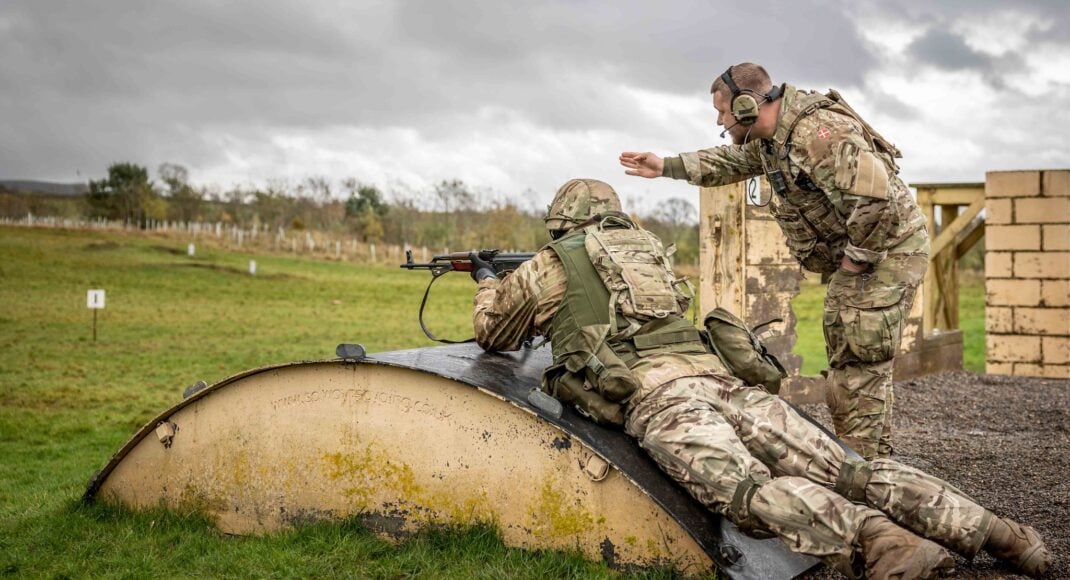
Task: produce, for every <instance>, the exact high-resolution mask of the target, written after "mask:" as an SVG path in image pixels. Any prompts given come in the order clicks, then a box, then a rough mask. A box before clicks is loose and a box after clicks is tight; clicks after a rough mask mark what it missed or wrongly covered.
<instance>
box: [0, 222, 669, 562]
mask: <svg viewBox="0 0 1070 580" xmlns="http://www.w3.org/2000/svg"><path fill="white" fill-rule="evenodd" d="M184 248H185V241H181V242H180V241H176V240H166V239H163V238H151V237H142V236H134V235H122V234H116V233H100V232H75V231H57V230H32V229H18V228H2V229H0V304H2V305H3V311H0V461H2V466H3V469H2V470H0V574H12V573H14V574H19V575H26V576H32V577H41V576H45V577H84V576H98V575H99V576H121V577H163V576H173V575H177V576H184V577H188V576H357V577H392V578H393V577H406V576H421V577H432V578H434V577H469V576H474V577H512V576H518V577H528V578H544V577H593V578H600V577H609V576H612V575H613V573H612V572H611V571H610V570H608V569H607V568H606V567H605V566H604V565H603V564H599V563H591V562H587V561H585V560H583V558H581V557H580V556H579V555H577V554H567V553H555V552H526V551H522V550H514V549H508V548H506V547H505V546H503V544H502V542H501V540H500V538H499V536H498V534H497V533H496V532H495V531H494V530H489V529H484V528H472V529H459V530H445V529H443V530H431V531H428V532H427V533H424V534H420V535H418V536H417V537H415V538H413V539H412V540H409V541H406V542H404V543H402V544H401V545H400V546H397V547H395V546H393V545H391V544H389V543H386V542H384V541H383V540H380V539H378V538H377V537H375V536H374V535H372V534H370V533H368V532H367V531H365V530H364V529H362V528H361V527H360V526H359V525H358V524H355V523H352V522H348V523H341V524H333V525H329V524H320V525H314V526H309V527H305V528H300V529H297V530H295V531H291V532H288V533H283V534H276V535H272V536H270V537H264V538H244V537H230V536H224V535H222V534H219V533H218V532H216V531H214V529H213V528H212V527H211V526H210V525H209V524H208V523H207V522H205V521H204V520H203V519H200V518H198V517H196V516H195V515H190V514H185V515H183V514H169V513H163V512H148V513H131V512H128V511H125V510H121V509H116V508H111V507H107V506H101V505H93V506H83V505H81V504H80V503H79V501H78V498H79V497H80V496H81V494H82V493H83V492H84V490H85V485H86V482H87V481H88V479H89V477H90V476H91V475H92V473H93V472H94V471H95V470H96V469H99V468H100V467H101V466H102V465H103V464H104V462H105V461H106V460H107V459H108V457H110V456H111V454H112V453H114V452H115V451H116V450H117V449H118V448H119V446H120V445H121V444H122V443H123V442H124V441H126V440H127V439H128V438H129V437H130V436H131V435H132V434H133V433H134V431H135V430H136V429H138V428H139V427H140V426H141V425H142V424H143V423H144V422H146V421H148V420H149V419H151V418H152V417H153V416H155V415H156V414H157V413H158V412H160V411H161V410H163V409H165V408H167V407H169V406H171V405H172V404H174V403H176V402H177V401H179V400H180V399H181V393H182V390H183V389H184V387H186V386H187V385H189V384H191V383H193V382H195V381H197V380H198V379H203V380H206V381H207V382H209V383H212V382H215V381H217V380H220V379H222V378H225V377H226V376H229V375H231V374H234V373H237V372H239V371H241V370H244V369H248V368H251V367H256V366H261V365H267V364H271V363H278V362H284V361H290V360H301V359H322V358H333V356H334V354H333V353H334V347H335V345H336V344H337V343H339V342H343V341H347V342H361V343H363V344H364V345H365V346H366V347H367V348H368V349H369V351H371V352H376V351H382V350H391V349H399V348H409V347H419V346H428V345H431V344H432V343H431V342H430V341H429V340H427V339H426V338H425V337H424V336H423V334H422V333H421V332H420V329H419V326H418V324H417V321H416V309H417V306H418V305H419V299H420V296H421V293H422V292H423V289H424V286H425V285H426V284H427V281H428V278H429V276H428V275H427V274H426V273H418V272H407V271H404V270H401V269H399V268H397V267H389V266H367V265H354V264H348V263H339V262H326V261H311V260H304V259H296V258H289V257H281V256H265V255H259V256H255V259H256V260H257V264H258V275H257V276H256V277H253V276H250V275H248V274H247V273H246V271H247V267H248V260H249V259H250V258H251V257H252V256H249V255H245V254H241V253H235V252H223V251H211V250H208V249H205V248H198V252H199V253H198V255H197V257H196V259H191V258H188V257H186V256H185V255H184ZM90 288H103V289H105V290H106V292H107V302H106V305H107V307H106V308H105V309H104V310H103V311H102V315H101V316H100V319H99V321H98V340H97V341H96V342H93V341H92V338H91V330H92V326H91V323H92V315H91V313H90V311H89V310H87V309H86V305H85V293H86V290H88V289H90ZM434 290H435V294H434V295H433V296H432V302H431V304H430V305H429V309H428V312H427V321H428V324H429V325H430V326H431V327H432V329H433V330H434V331H435V332H436V333H439V335H440V336H446V337H450V338H455V339H459V338H467V337H468V336H471V333H472V329H471V301H472V295H473V293H474V285H473V284H472V281H471V280H469V279H468V278H467V277H466V276H463V275H453V276H447V277H446V278H444V279H442V280H440V281H439V282H437V283H436V284H435V288H434ZM644 575H645V576H647V577H658V576H659V575H660V576H665V575H667V573H666V571H664V570H653V571H648V572H645V573H644Z"/></svg>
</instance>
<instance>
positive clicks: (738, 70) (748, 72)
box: [710, 62, 773, 98]
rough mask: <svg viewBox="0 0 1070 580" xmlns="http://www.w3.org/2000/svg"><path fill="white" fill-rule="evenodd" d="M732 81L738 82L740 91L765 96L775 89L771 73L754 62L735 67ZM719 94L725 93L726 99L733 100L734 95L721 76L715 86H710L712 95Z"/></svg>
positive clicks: (715, 81) (714, 83) (718, 76)
mask: <svg viewBox="0 0 1070 580" xmlns="http://www.w3.org/2000/svg"><path fill="white" fill-rule="evenodd" d="M732 80H733V81H735V82H736V86H738V87H739V88H740V90H748V89H749V90H751V91H754V92H755V93H757V94H759V95H764V94H766V93H768V92H769V89H771V88H773V80H772V79H771V78H770V77H769V73H768V72H766V71H765V68H763V67H762V65H760V64H754V63H753V62H743V63H740V64H737V65H735V66H733V67H732ZM718 92H724V94H725V96H726V97H728V98H732V93H731V91H730V90H729V89H728V85H726V84H725V82H724V79H722V78H721V75H717V78H716V79H714V81H713V84H712V85H710V94H711V95H712V94H716V93H718Z"/></svg>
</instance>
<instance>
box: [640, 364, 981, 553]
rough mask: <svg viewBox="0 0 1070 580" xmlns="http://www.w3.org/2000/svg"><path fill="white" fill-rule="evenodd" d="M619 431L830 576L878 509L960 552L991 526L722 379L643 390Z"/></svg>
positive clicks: (753, 528)
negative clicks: (858, 459) (854, 458)
mask: <svg viewBox="0 0 1070 580" xmlns="http://www.w3.org/2000/svg"><path fill="white" fill-rule="evenodd" d="M625 430H626V431H627V432H628V434H629V435H631V436H632V437H635V438H636V439H638V441H639V443H640V445H641V446H642V447H643V449H645V450H646V451H647V453H649V454H650V456H651V457H653V458H654V460H655V461H656V462H657V463H658V465H659V466H660V467H661V468H662V469H663V470H665V472H666V473H668V474H669V475H670V476H671V477H672V478H673V479H675V480H676V481H678V482H680V483H681V484H682V485H683V486H684V487H685V488H686V489H687V490H688V492H689V493H691V495H692V496H694V497H695V499H697V500H699V501H700V502H702V504H703V505H705V506H706V507H708V508H709V509H710V510H712V511H714V512H716V513H719V514H722V515H724V516H726V517H728V518H729V519H730V520H731V521H732V522H733V523H735V524H736V525H738V526H739V527H740V529H742V530H744V531H749V532H750V533H763V532H764V533H766V534H769V533H771V534H773V535H775V536H777V537H779V538H780V539H781V540H783V541H784V542H785V543H787V545H788V547H789V548H790V549H792V550H794V551H796V552H800V553H804V554H809V555H812V556H816V557H818V558H821V559H822V560H824V561H825V562H826V563H828V564H830V565H832V566H834V567H837V568H838V569H840V570H845V569H847V568H846V564H847V563H848V562H849V561H850V560H851V558H852V556H853V554H854V553H855V551H856V550H857V549H858V545H857V535H858V531H859V530H860V528H861V526H862V524H863V523H864V522H865V521H866V519H868V518H870V517H874V516H876V517H881V516H882V513H883V515H885V516H887V517H889V518H891V519H892V520H893V521H895V522H896V523H898V524H899V525H901V526H903V527H904V528H907V529H909V530H912V531H914V532H915V533H917V534H919V535H921V536H924V537H926V538H928V539H930V540H933V541H935V542H937V543H940V544H943V545H944V546H946V547H948V548H950V549H952V550H955V551H957V552H959V553H961V554H963V555H965V556H967V557H970V556H973V555H974V554H976V553H977V551H978V550H980V548H981V546H982V544H983V542H984V540H985V538H986V536H987V535H988V532H989V531H990V528H991V525H992V517H993V516H992V513H991V512H989V511H988V510H986V509H984V508H983V507H981V506H980V505H978V504H977V503H976V502H974V501H973V500H971V499H970V498H969V497H967V496H966V495H965V494H963V493H962V492H960V491H959V490H957V489H955V488H954V487H952V486H951V485H949V484H948V483H946V482H944V481H942V480H940V479H938V478H936V477H933V476H931V475H929V474H926V473H924V472H922V471H919V470H917V469H914V468H912V467H909V466H907V465H903V464H901V463H899V462H896V461H893V460H890V459H878V460H875V461H872V462H863V464H862V465H858V464H856V463H854V462H850V461H848V462H847V463H846V466H845V454H844V451H843V449H842V448H841V447H840V446H839V445H838V444H837V443H836V442H835V441H833V440H832V439H831V438H830V437H829V436H828V435H826V434H825V433H824V432H823V431H822V430H821V429H819V428H818V427H816V426H815V425H813V424H812V423H810V422H809V421H808V420H806V419H804V418H803V417H802V416H801V415H799V414H798V413H796V412H795V410H794V409H792V408H791V407H790V406H788V404H787V403H785V402H784V401H783V400H782V399H780V398H779V397H777V396H775V395H771V394H769V393H767V392H766V391H764V390H762V389H761V388H759V387H748V386H745V385H743V384H742V383H740V382H739V381H736V380H734V379H730V378H727V377H726V378H719V377H710V376H703V377H685V378H681V379H677V380H675V381H671V382H669V383H666V384H665V385H662V386H661V387H658V388H656V389H654V390H653V391H651V392H650V394H648V395H647V396H645V397H644V398H643V399H642V400H641V401H638V402H634V403H633V404H632V407H631V408H630V409H629V412H628V418H627V423H626V424H625ZM841 494H845V495H849V496H851V497H852V499H853V500H854V501H856V502H858V503H852V501H850V500H848V499H847V498H846V497H844V495H841Z"/></svg>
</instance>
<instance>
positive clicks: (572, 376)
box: [542, 364, 624, 427]
mask: <svg viewBox="0 0 1070 580" xmlns="http://www.w3.org/2000/svg"><path fill="white" fill-rule="evenodd" d="M542 388H543V390H544V391H546V392H547V393H550V395H551V396H553V397H554V398H556V399H557V400H559V401H561V402H562V403H566V404H570V405H572V406H574V407H575V408H576V411H578V412H579V413H580V414H581V415H584V416H585V417H588V418H589V419H591V420H592V421H594V422H595V423H598V424H599V425H605V426H615V427H620V426H622V425H624V406H623V405H621V404H620V403H613V402H611V401H609V400H607V399H606V398H605V397H603V396H602V395H599V394H598V393H596V392H595V391H592V390H589V389H588V387H587V380H586V376H585V373H573V372H571V371H569V370H568V369H567V368H566V367H565V365H564V364H557V365H553V366H551V367H549V368H547V369H546V370H545V371H544V372H543V374H542Z"/></svg>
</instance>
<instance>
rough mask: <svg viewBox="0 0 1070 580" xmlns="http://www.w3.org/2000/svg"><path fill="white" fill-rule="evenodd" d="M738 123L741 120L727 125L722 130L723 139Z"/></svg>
mask: <svg viewBox="0 0 1070 580" xmlns="http://www.w3.org/2000/svg"><path fill="white" fill-rule="evenodd" d="M738 124H739V121H736V122H735V123H732V125H731V126H729V127H725V128H724V131H721V139H724V136H725V133H727V132H728V130H729V129H732V128H733V127H735V126H736V125H738Z"/></svg>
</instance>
